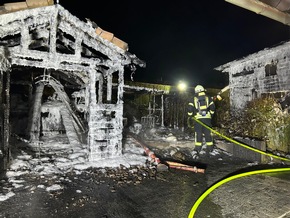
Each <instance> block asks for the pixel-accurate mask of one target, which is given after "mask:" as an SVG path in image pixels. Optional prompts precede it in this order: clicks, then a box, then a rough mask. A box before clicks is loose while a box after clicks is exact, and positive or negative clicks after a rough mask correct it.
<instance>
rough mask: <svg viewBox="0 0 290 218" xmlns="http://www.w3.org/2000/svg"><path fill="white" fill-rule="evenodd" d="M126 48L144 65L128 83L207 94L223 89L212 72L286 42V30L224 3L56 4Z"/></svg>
mask: <svg viewBox="0 0 290 218" xmlns="http://www.w3.org/2000/svg"><path fill="white" fill-rule="evenodd" d="M59 3H60V4H61V5H62V6H63V7H64V8H66V9H67V10H69V11H70V12H71V13H72V14H73V15H75V16H77V17H78V18H80V19H81V20H85V18H89V19H91V20H93V21H94V22H95V23H97V25H98V26H100V27H101V28H102V29H104V30H106V31H109V32H112V33H114V35H115V36H116V37H118V38H120V39H122V40H123V41H125V42H127V43H128V45H129V52H130V53H132V54H135V55H136V56H137V57H138V58H140V59H141V60H144V61H145V62H146V65H147V66H146V68H137V71H136V73H135V74H134V81H140V82H151V83H164V84H171V85H174V84H176V83H177V82H178V81H179V80H184V81H187V83H188V84H189V85H192V86H194V85H196V84H198V83H200V84H202V85H204V86H206V87H212V88H222V87H224V86H225V85H227V84H228V77H227V74H224V73H221V72H219V71H216V70H214V68H215V67H217V66H220V65H222V64H225V63H227V62H230V61H233V60H235V59H239V58H242V57H244V56H247V55H248V54H251V53H254V52H257V51H259V50H262V49H264V48H266V47H272V46H275V45H277V44H279V43H280V42H283V41H287V40H289V36H290V31H289V27H288V26H286V25H284V24H282V23H279V22H278V21H274V20H271V19H270V18H267V17H264V16H262V15H258V14H256V13H254V12H251V11H248V10H246V9H243V8H240V7H238V6H235V5H233V4H230V3H228V2H225V1H224V0H208V1H206V0H200V1H194V0H178V1H166V2H165V1H156V0H155V1H152V0H147V1H144V2H143V1H136V0H134V1H133V0H123V1H92V0H82V1H79V0H78V1H77V0H69V1H64V0H60V1H59Z"/></svg>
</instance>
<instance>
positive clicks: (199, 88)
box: [194, 85, 205, 93]
mask: <svg viewBox="0 0 290 218" xmlns="http://www.w3.org/2000/svg"><path fill="white" fill-rule="evenodd" d="M204 91H205V89H204V88H203V86H201V85H197V86H195V88H194V92H195V93H200V92H204Z"/></svg>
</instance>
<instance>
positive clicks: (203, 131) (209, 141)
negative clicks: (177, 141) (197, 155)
mask: <svg viewBox="0 0 290 218" xmlns="http://www.w3.org/2000/svg"><path fill="white" fill-rule="evenodd" d="M199 120H200V121H201V122H202V123H204V124H205V125H207V126H209V127H212V124H211V118H200V119H199ZM194 130H195V146H202V138H203V135H204V138H205V142H206V146H207V147H209V146H213V138H212V134H211V131H210V130H209V129H207V128H206V127H204V126H203V125H201V124H200V123H198V122H196V121H195V123H194ZM200 148H201V147H200Z"/></svg>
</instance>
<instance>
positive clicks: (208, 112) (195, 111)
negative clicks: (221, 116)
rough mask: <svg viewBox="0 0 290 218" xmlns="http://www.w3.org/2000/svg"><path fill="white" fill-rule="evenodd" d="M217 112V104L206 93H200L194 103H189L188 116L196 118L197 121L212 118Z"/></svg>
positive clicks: (195, 97)
mask: <svg viewBox="0 0 290 218" xmlns="http://www.w3.org/2000/svg"><path fill="white" fill-rule="evenodd" d="M214 112H215V104H214V102H213V100H212V98H211V97H209V96H207V95H206V94H205V92H199V93H197V94H196V95H195V96H194V99H193V102H189V103H188V112H187V114H188V116H194V117H195V118H196V119H201V118H210V119H211V118H212V116H213V114H214Z"/></svg>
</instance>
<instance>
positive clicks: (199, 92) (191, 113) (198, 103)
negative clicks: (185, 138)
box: [188, 85, 215, 155]
mask: <svg viewBox="0 0 290 218" xmlns="http://www.w3.org/2000/svg"><path fill="white" fill-rule="evenodd" d="M194 92H195V95H194V98H193V102H189V103H188V125H189V127H190V128H194V130H195V148H194V152H193V154H196V153H197V155H198V154H199V153H200V151H201V148H202V142H203V136H204V138H205V143H206V151H207V154H209V153H210V152H212V151H213V138H212V134H211V131H210V130H209V129H207V128H206V127H204V126H203V125H201V124H200V123H198V122H196V121H195V122H194V119H193V118H192V117H194V118H195V119H197V120H199V121H201V122H202V123H204V124H205V125H207V126H209V127H212V122H211V121H212V117H213V115H214V112H215V104H214V102H213V100H212V98H211V97H209V96H208V95H207V94H206V90H205V89H204V87H203V86H201V85H197V86H196V87H195V88H194Z"/></svg>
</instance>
